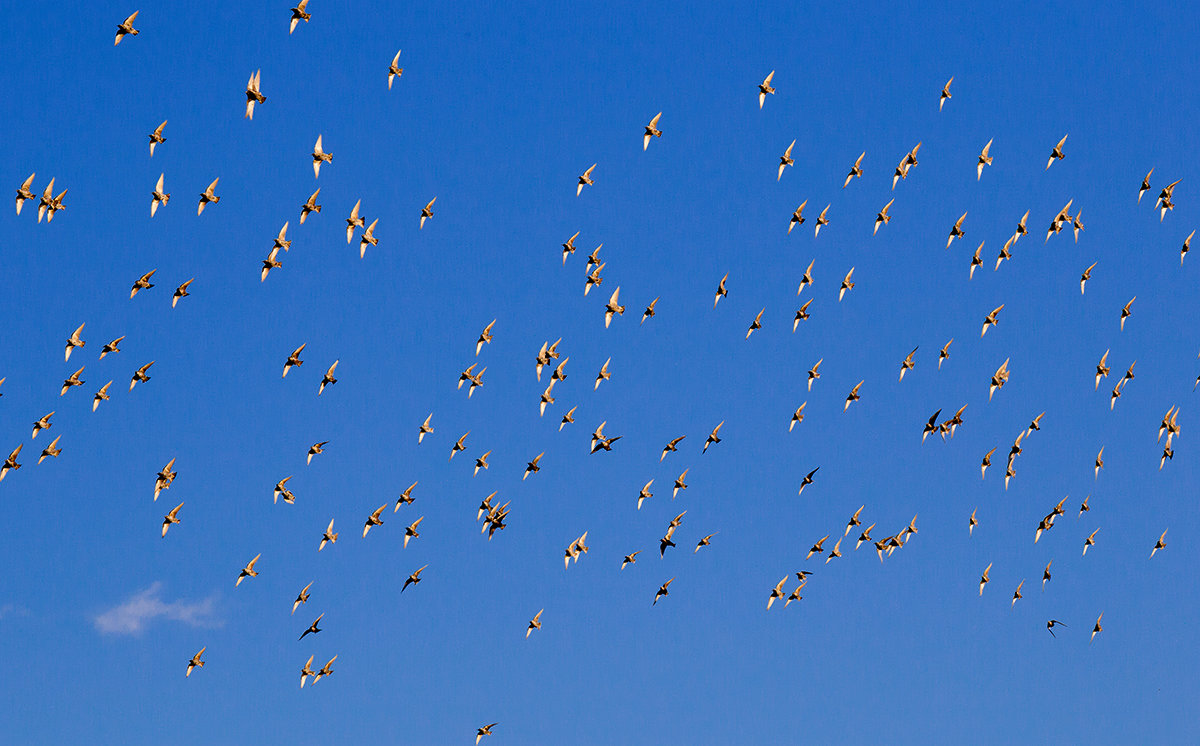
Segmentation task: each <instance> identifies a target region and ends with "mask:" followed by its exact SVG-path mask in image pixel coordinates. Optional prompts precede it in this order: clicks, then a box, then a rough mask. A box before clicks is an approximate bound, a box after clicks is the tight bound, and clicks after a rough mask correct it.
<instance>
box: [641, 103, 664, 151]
mask: <svg viewBox="0 0 1200 746" xmlns="http://www.w3.org/2000/svg"><path fill="white" fill-rule="evenodd" d="M661 118H662V112H661V111H660V112H658V113H657V114H655V115H654V118H653V119H651V120H650V124H647V125H646V134H644V135H643V136H642V150H643V151H645V150H646V149H647V148H649V147H650V138H651V137H662V130H660V129H659V128H658V120H659V119H661Z"/></svg>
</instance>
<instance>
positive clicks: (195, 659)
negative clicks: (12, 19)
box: [118, 13, 208, 679]
mask: <svg viewBox="0 0 1200 746" xmlns="http://www.w3.org/2000/svg"><path fill="white" fill-rule="evenodd" d="M134 15H136V13H135V14H134ZM118 38H119V37H118ZM205 650H208V646H207V645H205V646H204V647H202V648H200V652H198V653H196V654H195V655H193V656H192V657H191V659H190V660H188V665H187V672H185V673H184V674H183V677H184V678H185V679H186V678H187V677H188V676H191V675H192V669H193V668H197V667H199V668H204V663H205V661H202V660H200V656H202V655H204V651H205Z"/></svg>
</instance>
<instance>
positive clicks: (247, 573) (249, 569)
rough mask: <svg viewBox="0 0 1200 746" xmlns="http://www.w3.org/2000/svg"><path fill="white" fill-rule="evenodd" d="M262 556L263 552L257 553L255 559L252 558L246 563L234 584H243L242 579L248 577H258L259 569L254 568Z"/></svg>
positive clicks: (235, 585)
mask: <svg viewBox="0 0 1200 746" xmlns="http://www.w3.org/2000/svg"><path fill="white" fill-rule="evenodd" d="M261 556H262V554H256V555H254V559H252V560H250V561H249V562H247V563H246V566H245V567H243V568H242V571H241V572H240V573H238V577H237V582H236V583H234V584H233V586H234V587H235V588H236V587H237V586H239V585H241V584H242V581H243V580H245V579H246V578H257V577H258V571H257V570H255V569H254V563H256V562H258V558H259V557H261Z"/></svg>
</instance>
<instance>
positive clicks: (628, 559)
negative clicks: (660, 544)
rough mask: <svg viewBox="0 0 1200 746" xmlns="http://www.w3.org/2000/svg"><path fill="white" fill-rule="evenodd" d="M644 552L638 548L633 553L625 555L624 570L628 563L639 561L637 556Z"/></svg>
mask: <svg viewBox="0 0 1200 746" xmlns="http://www.w3.org/2000/svg"><path fill="white" fill-rule="evenodd" d="M641 553H642V550H640V549H639V550H637V551H636V552H634V553H633V554H627V555H625V559H623V560H621V569H622V570H624V569H625V566H626V565H632V564H634V563H635V562H637V556H638V555H639V554H641Z"/></svg>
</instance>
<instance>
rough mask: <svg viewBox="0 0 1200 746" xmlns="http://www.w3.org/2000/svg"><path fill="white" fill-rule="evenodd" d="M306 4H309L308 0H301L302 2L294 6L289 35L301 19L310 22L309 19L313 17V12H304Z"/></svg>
mask: <svg viewBox="0 0 1200 746" xmlns="http://www.w3.org/2000/svg"><path fill="white" fill-rule="evenodd" d="M306 5H308V0H300V2H298V3H296V7H294V8H292V22H291V25H289V26H288V35H289V36H290V35H291V33H292V32H293V31H295V30H296V24H298V23H300V22H301V21H304V22H305V23H308V19H309V18H312V14H311V13H305V12H304V7H305V6H306Z"/></svg>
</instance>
